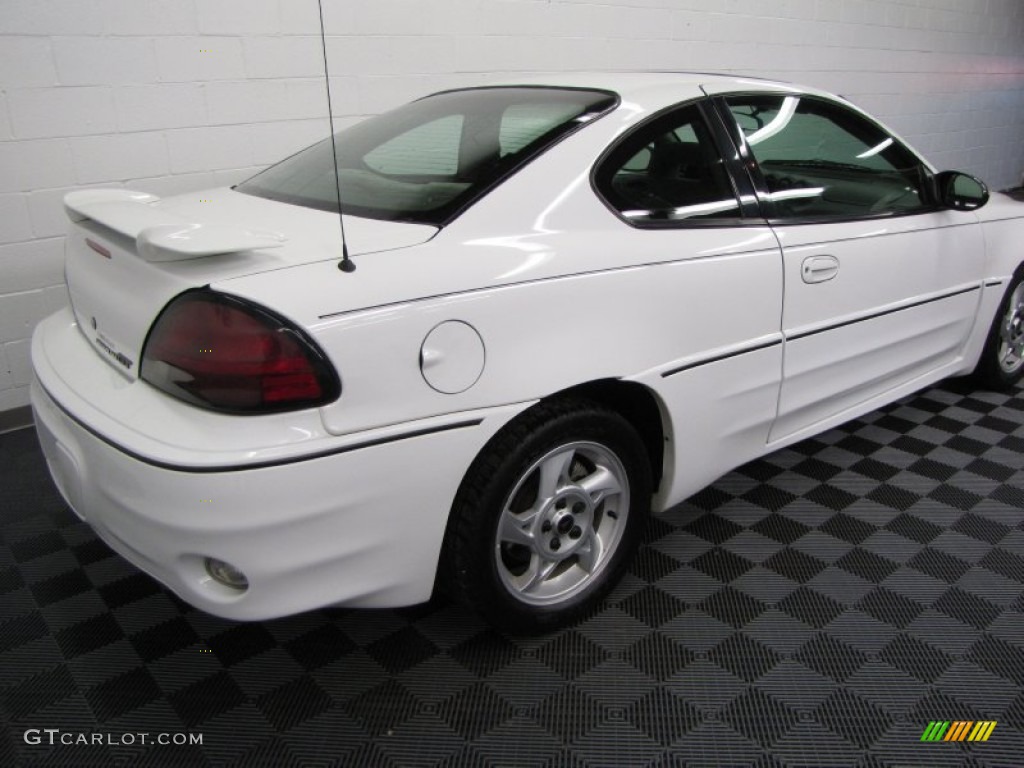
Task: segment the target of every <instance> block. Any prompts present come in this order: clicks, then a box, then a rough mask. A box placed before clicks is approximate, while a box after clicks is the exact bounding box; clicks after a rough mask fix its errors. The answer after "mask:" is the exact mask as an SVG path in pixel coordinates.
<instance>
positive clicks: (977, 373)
mask: <svg viewBox="0 0 1024 768" xmlns="http://www.w3.org/2000/svg"><path fill="white" fill-rule="evenodd" d="M1022 285H1024V264H1022V265H1021V266H1019V267H1018V268H1017V271H1016V272H1014V274H1013V277H1012V278H1010V285H1009V286H1008V287H1007V289H1006V294H1005V295H1004V296H1003V300H1002V301H1001V302H999V309H997V310H996V314H995V317H994V318H993V319H992V327H991V328H990V329H989V332H988V338H987V339H986V340H985V348H984V349H983V350H982V353H981V358H980V359H979V360H978V365H977V367H976V368H975V369H974V374H973V379H974V382H975V383H976V384H977V385H979V386H981V387H984V388H986V389H993V390H996V391H1005V390H1008V389H1011V388H1012V387H1014V386H1015V385H1016V384H1017V383H1018V382H1019V381H1020V380H1021V377H1022V376H1024V360H1022V361H1021V362H1020V364H1019V365H1015V366H1009V367H1008V366H1006V365H1005V364H1004V362H1003V360H1004V354H1003V353H1004V351H1005V348H1004V347H1003V344H1004V341H1005V339H1004V334H1003V326H1004V325H1005V324H1006V323H1007V321H1008V319H1011V317H1012V326H1013V329H1014V330H1013V338H1014V339H1015V340H1019V339H1022V338H1024V311H1022V310H1021V308H1020V306H1019V304H1018V302H1016V301H1013V300H1014V295H1015V294H1017V297H1018V299H1019V297H1020V295H1021V293H1020V292H1021V286H1022ZM1011 302H1013V303H1014V304H1015V305H1017V306H1014V307H1013V310H1014V311H1013V313H1012V316H1011Z"/></svg>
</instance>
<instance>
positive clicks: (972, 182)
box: [935, 171, 988, 211]
mask: <svg viewBox="0 0 1024 768" xmlns="http://www.w3.org/2000/svg"><path fill="white" fill-rule="evenodd" d="M935 188H936V191H937V192H938V197H939V202H940V203H941V204H942V207H943V208H952V209H953V210H954V211H976V210H978V209H979V208H981V206H983V205H984V204H985V203H987V202H988V187H986V186H985V183H984V182H982V181H980V180H979V179H976V178H974V177H973V176H969V175H967V174H966V173H960V172H959V171H943V172H942V173H940V174H939V175H938V176H936V177H935Z"/></svg>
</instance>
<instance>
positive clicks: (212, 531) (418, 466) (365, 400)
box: [32, 74, 1024, 632]
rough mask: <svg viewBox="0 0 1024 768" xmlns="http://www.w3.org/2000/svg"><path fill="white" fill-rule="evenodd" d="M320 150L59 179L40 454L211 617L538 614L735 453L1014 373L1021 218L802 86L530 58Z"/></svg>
mask: <svg viewBox="0 0 1024 768" xmlns="http://www.w3.org/2000/svg"><path fill="white" fill-rule="evenodd" d="M335 144H336V146H335V147H332V141H331V140H330V139H327V140H325V141H323V142H321V143H319V144H316V145H314V146H312V147H310V148H308V149H306V150H304V151H302V152H299V153H298V154H296V155H294V156H292V157H290V158H288V159H286V160H284V161H282V162H281V163H279V164H277V165H275V166H273V167H271V168H269V169H267V170H266V171H264V172H262V173H260V174H258V175H256V176H254V177H253V178H251V179H249V180H248V181H246V182H244V183H242V184H239V185H238V186H236V187H232V188H230V189H214V190H209V191H204V192H200V193H196V194H189V195H180V196H177V197H173V198H169V199H159V198H157V197H155V196H153V195H148V194H144V193H138V192H132V191H129V190H123V189H100V190H88V191H81V192H74V193H72V194H69V195H68V196H67V198H66V199H65V207H66V209H67V213H68V216H69V217H70V219H71V222H72V224H71V227H70V232H69V234H68V238H67V267H66V272H67V283H68V290H69V295H70V306H69V307H68V308H67V309H65V310H62V311H60V312H58V313H57V314H55V315H53V316H52V317H50V318H48V319H47V320H45V321H44V322H43V323H41V324H40V325H39V327H38V328H37V330H36V332H35V336H34V339H33V344H32V359H33V363H34V367H35V372H36V381H35V382H34V384H33V388H32V401H33V405H34V408H35V414H36V424H37V428H38V430H39V436H40V440H41V442H42V446H43V449H44V451H45V454H46V458H47V461H48V463H49V467H50V471H51V472H52V474H53V478H54V480H55V482H56V484H57V486H58V487H59V488H60V491H61V493H62V494H63V496H64V498H65V499H66V500H67V502H68V504H69V505H70V506H71V507H72V508H73V509H74V510H75V511H76V512H77V514H79V515H80V516H81V517H82V518H83V519H84V520H85V521H87V522H88V524H89V525H90V526H92V527H93V528H94V529H95V531H96V533H97V534H98V535H99V536H100V537H101V538H102V539H103V540H104V541H105V542H107V543H108V544H109V545H110V546H111V547H112V548H113V549H115V550H116V551H117V552H119V553H121V554H122V555H123V556H124V557H125V558H127V559H128V560H130V561H131V562H132V563H134V564H135V565H137V566H138V567H139V568H141V569H143V570H145V571H146V572H148V573H150V574H151V575H153V576H154V577H155V578H157V579H159V580H160V581H161V582H163V583H164V584H166V585H167V586H168V587H169V588H170V589H172V590H174V591H175V592H176V593H177V594H178V595H180V596H181V597H182V598H184V599H185V600H186V601H188V602H190V603H192V604H194V605H196V606H198V607H200V608H202V609H203V610H206V611H209V612H210V613H213V614H217V615H220V616H224V617H229V618H232V619H262V618H268V617H276V616H282V615H286V614H292V613H296V612H300V611H305V610H309V609H314V608H317V607H320V606H326V605H349V606H399V605H407V604H412V603H417V602H422V601H424V600H427V599H428V598H429V597H430V596H431V594H432V592H433V590H434V589H435V582H437V583H439V584H442V585H447V586H448V587H449V589H450V590H451V592H453V593H454V594H456V595H457V596H459V597H461V598H462V599H464V600H466V601H468V603H469V604H470V605H472V606H474V607H475V608H476V609H477V610H479V611H480V612H481V613H482V614H484V615H485V616H486V617H487V618H488V619H489V620H491V621H492V622H494V623H495V624H497V625H499V626H500V627H502V628H505V629H508V630H511V631H521V632H526V631H537V630H545V629H548V628H552V627H556V626H559V625H561V624H564V623H566V622H569V621H572V620H574V619H576V618H578V617H580V616H581V615H583V614H584V613H585V612H586V611H588V610H589V609H590V608H591V607H593V605H594V604H595V603H596V602H597V601H599V600H600V599H601V598H602V596H603V595H604V594H605V593H606V592H607V590H608V589H609V588H610V587H611V586H612V585H613V584H614V583H615V581H616V579H617V578H618V576H619V575H620V573H621V572H622V570H623V567H624V566H625V564H626V562H627V560H628V558H629V557H630V553H631V552H632V551H633V550H634V548H635V547H636V545H637V541H638V534H639V532H640V530H641V527H642V526H643V525H644V520H645V518H646V517H647V516H648V515H649V514H652V513H653V514H657V513H659V512H662V511H663V510H666V509H668V508H670V507H672V506H673V505H675V504H678V503H679V502H681V501H682V500H684V499H685V498H687V497H688V496H689V495H691V494H693V493H694V492H695V491H697V490H698V489H700V488H701V487H702V486H704V485H706V484H707V483H709V482H711V481H712V480H714V479H715V478H717V477H718V476H720V475H722V474H723V473H725V472H727V471H728V470H730V469H731V468H733V467H736V466H738V465H740V464H742V463H744V462H747V461H749V460H751V459H753V458H755V457H757V456H760V455H763V454H765V453H768V452H770V451H774V450H776V449H778V448H780V447H782V446H785V445H788V444H790V443H793V442H795V441H797V440H801V439H803V438H806V437H808V436H809V435H812V434H814V433H816V432H819V431H821V430H823V429H826V428H828V427H830V426H833V425H836V424H839V423H841V422H843V421H846V420H848V419H851V418H853V417H855V416H858V415H859V414H863V413H865V412H866V411H870V410H871V409H874V408H877V407H878V406H880V405H882V404H884V403H887V402H889V401H892V400H894V399H896V398H899V397H902V396H904V395H906V394H908V393H910V392H913V391H915V390H917V389H920V388H921V387H924V386H926V385H929V384H932V383H934V382H936V381H938V380H940V379H942V378H944V377H947V376H952V375H958V374H967V373H972V372H973V373H974V374H975V375H976V376H977V377H978V380H979V381H980V382H982V383H983V384H984V385H986V386H1003V387H1006V386H1010V385H1013V384H1014V383H1015V382H1016V381H1017V380H1018V379H1019V378H1020V377H1021V373H1022V368H1024V362H1022V361H1024V268H1022V266H1021V261H1022V259H1024V234H1022V233H1024V223H1022V222H1021V218H1022V215H1024V207H1022V206H1021V205H1020V204H1019V203H1016V202H1014V201H1012V200H1011V199H1010V198H1008V197H1006V196H1004V195H999V194H997V195H993V196H992V198H991V199H989V193H988V191H987V190H986V188H985V186H984V185H983V184H982V183H981V182H979V181H977V180H976V179H974V178H972V177H970V176H967V175H965V174H962V173H956V172H942V173H939V172H937V171H936V169H934V168H933V167H932V166H931V165H929V164H928V162H927V161H925V160H924V159H922V158H921V157H920V156H919V155H918V154H916V153H915V152H914V151H913V150H912V149H910V148H909V147H908V146H907V145H906V144H905V143H904V142H903V141H901V140H900V139H899V138H898V137H896V136H895V135H894V134H893V133H892V132H891V131H889V130H888V129H887V128H885V127H884V126H883V125H881V124H879V123H878V122H877V121H875V120H873V119H872V118H871V117H869V116H867V115H866V114H864V113H863V112H862V111H860V110H859V109H858V108H856V107H854V106H853V105H851V104H849V103H848V102H846V101H844V100H843V99H840V98H836V97H834V96H830V95H828V94H825V93H821V92H819V91H816V90H813V89H810V88H801V87H797V86H793V85H787V84H781V83H772V82H764V81H759V80H754V79H737V78H728V77H722V76H712V75H704V74H693V75H679V74H674V75H668V74H664V75H661V74H659V75H641V74H635V75H633V74H629V75H609V74H601V75H593V76H558V77H551V78H536V79H533V78H531V79H529V80H528V81H523V82H516V83H515V84H511V85H507V86H500V87H483V88H467V89H464V90H452V91H446V92H443V93H438V94H435V95H433V96H429V97H427V98H423V99H420V100H418V101H415V102H413V103H411V104H408V105H406V106H403V107H401V108H399V109H396V110H394V111H392V112H389V113H387V114H384V115H381V116H379V117H375V118H372V119H369V120H367V121H365V122H363V123H361V124H359V125H356V126H355V127H352V128H349V129H347V130H345V131H342V132H340V133H338V134H337V136H336V142H335ZM335 168H337V173H335ZM339 196H340V208H341V210H342V211H343V212H344V218H343V223H344V233H345V238H346V240H345V242H346V243H347V254H346V255H345V256H344V257H343V256H342V246H341V244H342V240H341V232H340V229H341V227H340V226H339V225H340V224H341V223H342V221H341V220H340V217H339V215H338V211H339Z"/></svg>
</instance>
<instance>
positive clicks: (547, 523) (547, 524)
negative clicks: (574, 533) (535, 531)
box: [540, 520, 551, 533]
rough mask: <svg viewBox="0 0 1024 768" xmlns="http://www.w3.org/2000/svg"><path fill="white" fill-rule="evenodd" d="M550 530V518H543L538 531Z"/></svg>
mask: <svg viewBox="0 0 1024 768" xmlns="http://www.w3.org/2000/svg"><path fill="white" fill-rule="evenodd" d="M550 530H551V521H550V520H545V521H544V523H543V524H542V525H541V527H540V532H541V533H547V532H548V531H550Z"/></svg>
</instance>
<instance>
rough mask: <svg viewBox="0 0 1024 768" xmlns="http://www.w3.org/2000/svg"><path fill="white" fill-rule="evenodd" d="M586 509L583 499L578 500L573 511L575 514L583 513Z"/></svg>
mask: <svg viewBox="0 0 1024 768" xmlns="http://www.w3.org/2000/svg"><path fill="white" fill-rule="evenodd" d="M584 509H586V507H584V506H583V502H582V501H577V502H576V503H575V504H573V505H572V513H573V514H574V515H578V514H580V513H582V512H583V510H584Z"/></svg>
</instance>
